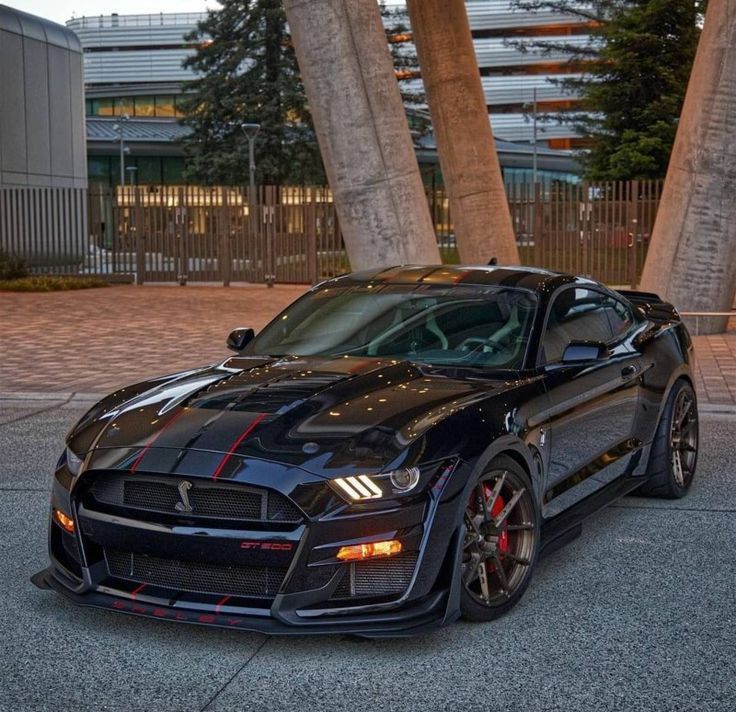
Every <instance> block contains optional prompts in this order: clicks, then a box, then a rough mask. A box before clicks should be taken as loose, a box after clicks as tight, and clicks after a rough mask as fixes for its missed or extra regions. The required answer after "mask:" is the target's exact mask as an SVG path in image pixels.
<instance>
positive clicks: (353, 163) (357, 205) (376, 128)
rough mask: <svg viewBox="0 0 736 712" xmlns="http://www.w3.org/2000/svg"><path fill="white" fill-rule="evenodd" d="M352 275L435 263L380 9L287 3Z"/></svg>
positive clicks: (369, 4) (339, 0) (305, 0)
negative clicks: (408, 265)
mask: <svg viewBox="0 0 736 712" xmlns="http://www.w3.org/2000/svg"><path fill="white" fill-rule="evenodd" d="M284 7H285V9H286V16H287V19H288V21H289V27H290V29H291V33H292V37H293V39H294V47H295V49H296V55H297V59H298V60H299V67H300V70H301V74H302V77H303V80H304V86H305V88H306V91H307V98H308V100H309V108H310V110H311V112H312V117H313V119H314V127H315V130H316V132H317V139H318V140H319V146H320V149H321V152H322V159H323V160H324V163H325V168H326V171H327V177H328V179H329V182H330V187H331V188H332V191H333V195H334V199H335V206H336V208H337V213H338V216H339V218H340V225H341V227H342V231H343V235H344V237H345V245H346V247H347V251H348V257H349V258H350V264H351V266H352V268H353V270H361V269H369V268H373V267H382V266H387V265H393V264H401V263H405V264H408V263H415V264H438V263H439V262H440V255H439V250H438V248H437V241H436V238H435V234H434V227H433V225H432V219H431V217H430V214H429V207H428V205H427V200H426V197H425V194H424V187H423V185H422V180H421V176H420V173H419V166H418V164H417V160H416V156H415V154H414V148H413V145H412V140H411V135H410V133H409V126H408V124H407V121H406V115H405V113H404V106H403V102H402V100H401V95H400V93H399V87H398V83H397V81H396V77H395V75H394V70H393V63H392V60H391V55H390V53H389V50H388V45H387V43H386V34H385V32H384V29H383V24H382V22H381V15H380V11H379V8H378V4H377V3H376V2H375V1H374V0H285V2H284Z"/></svg>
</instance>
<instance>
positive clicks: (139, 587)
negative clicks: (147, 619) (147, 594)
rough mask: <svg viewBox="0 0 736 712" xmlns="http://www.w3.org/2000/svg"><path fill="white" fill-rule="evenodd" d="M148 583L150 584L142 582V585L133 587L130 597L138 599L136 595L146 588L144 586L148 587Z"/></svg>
mask: <svg viewBox="0 0 736 712" xmlns="http://www.w3.org/2000/svg"><path fill="white" fill-rule="evenodd" d="M147 585H148V584H145V583H142V584H141V585H140V586H138V587H137V588H134V589H133V590H132V591H131V592H130V597H131V598H132V599H133V600H134V601H135V599H136V596H137V595H138V594H139V593H140V592H141V591H142V590H143V589H144V588H145V587H146V586H147Z"/></svg>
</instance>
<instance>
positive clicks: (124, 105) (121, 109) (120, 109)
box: [115, 96, 134, 116]
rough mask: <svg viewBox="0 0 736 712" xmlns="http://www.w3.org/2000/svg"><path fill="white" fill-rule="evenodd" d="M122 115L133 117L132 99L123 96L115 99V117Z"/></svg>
mask: <svg viewBox="0 0 736 712" xmlns="http://www.w3.org/2000/svg"><path fill="white" fill-rule="evenodd" d="M124 114H127V115H128V116H133V114H134V107H133V97H130V96H125V97H120V98H119V99H115V116H123V115H124Z"/></svg>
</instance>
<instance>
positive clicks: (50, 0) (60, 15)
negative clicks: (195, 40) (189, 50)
mask: <svg viewBox="0 0 736 712" xmlns="http://www.w3.org/2000/svg"><path fill="white" fill-rule="evenodd" d="M397 2H398V0H389V2H388V4H389V5H393V4H396V3H397ZM0 3H1V4H3V5H8V6H9V7H14V8H16V9H18V10H23V11H24V12H29V13H31V15H38V16H40V17H44V18H46V19H47V20H53V21H54V22H58V23H59V24H61V25H63V24H64V23H65V22H66V21H67V20H69V19H71V17H72V16H74V17H82V16H83V15H86V16H87V17H94V16H96V15H111V14H112V13H113V12H117V13H119V14H121V15H137V14H141V15H150V14H155V13H158V12H204V11H205V10H212V9H215V8H216V7H218V6H219V4H218V2H217V0H0Z"/></svg>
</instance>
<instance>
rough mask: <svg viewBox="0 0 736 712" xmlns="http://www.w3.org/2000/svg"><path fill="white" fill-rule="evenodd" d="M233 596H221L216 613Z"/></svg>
mask: <svg viewBox="0 0 736 712" xmlns="http://www.w3.org/2000/svg"><path fill="white" fill-rule="evenodd" d="M231 598H232V596H225V597H224V598H221V599H220V600H219V601H218V602H217V605H216V606H215V613H219V612H220V609H221V608H222V607H223V606H224V605H225V604H226V603H227V602H228V601H229V600H230V599H231Z"/></svg>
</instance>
